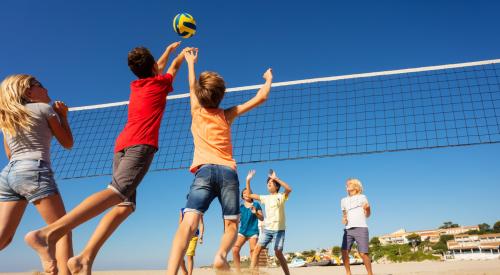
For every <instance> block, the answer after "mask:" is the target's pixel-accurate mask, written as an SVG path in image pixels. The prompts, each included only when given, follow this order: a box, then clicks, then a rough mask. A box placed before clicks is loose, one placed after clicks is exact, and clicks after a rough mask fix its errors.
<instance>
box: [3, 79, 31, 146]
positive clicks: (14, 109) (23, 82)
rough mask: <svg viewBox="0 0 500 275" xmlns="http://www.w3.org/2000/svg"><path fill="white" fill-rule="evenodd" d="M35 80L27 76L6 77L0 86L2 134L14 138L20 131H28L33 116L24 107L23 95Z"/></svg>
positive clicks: (24, 99)
mask: <svg viewBox="0 0 500 275" xmlns="http://www.w3.org/2000/svg"><path fill="white" fill-rule="evenodd" d="M32 81H36V79H35V78H34V77H33V76H31V75H27V74H16V75H11V76H8V77H6V78H5V79H4V80H3V81H2V84H0V128H1V129H2V131H3V132H4V134H8V135H10V136H12V137H14V136H16V134H17V132H19V131H20V130H26V131H29V130H30V128H31V127H32V126H33V119H32V118H33V114H32V113H31V112H30V111H29V110H28V109H27V108H26V107H25V106H24V104H25V103H26V98H25V94H26V91H27V90H28V89H29V88H30V87H31V84H32Z"/></svg>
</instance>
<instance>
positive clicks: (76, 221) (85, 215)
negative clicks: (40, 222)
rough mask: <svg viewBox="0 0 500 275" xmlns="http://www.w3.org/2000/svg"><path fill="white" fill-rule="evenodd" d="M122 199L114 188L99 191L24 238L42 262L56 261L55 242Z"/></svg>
mask: <svg viewBox="0 0 500 275" xmlns="http://www.w3.org/2000/svg"><path fill="white" fill-rule="evenodd" d="M121 201H122V199H121V197H120V196H119V195H118V194H116V193H115V192H114V191H112V190H109V189H106V190H103V191H100V192H97V193H95V194H93V195H91V196H90V197H88V198H86V199H85V200H84V201H83V202H81V203H80V204H79V205H78V206H77V207H75V208H74V209H73V210H71V211H70V212H69V213H68V214H66V215H64V216H63V217H62V218H60V219H59V220H57V221H55V222H54V223H52V224H49V225H48V226H46V227H43V228H41V229H39V230H35V231H31V232H29V233H28V234H26V236H25V237H24V240H25V241H26V243H27V244H28V245H29V246H31V248H33V249H34V250H35V251H36V252H37V253H38V255H39V256H40V259H41V260H42V262H47V261H54V260H55V255H54V250H55V244H56V243H57V241H58V240H59V239H60V238H62V237H63V236H64V235H66V234H68V233H69V232H70V231H71V230H72V229H73V228H75V227H77V226H78V225H80V224H82V223H84V222H86V221H88V220H90V219H91V218H93V217H95V216H97V215H99V214H101V213H102V212H104V211H105V210H106V209H108V208H110V207H111V206H113V205H117V204H118V203H120V202H121Z"/></svg>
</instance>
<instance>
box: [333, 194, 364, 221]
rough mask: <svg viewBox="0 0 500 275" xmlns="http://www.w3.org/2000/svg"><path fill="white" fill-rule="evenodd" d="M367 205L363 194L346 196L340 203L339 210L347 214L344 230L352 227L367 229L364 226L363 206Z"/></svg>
mask: <svg viewBox="0 0 500 275" xmlns="http://www.w3.org/2000/svg"><path fill="white" fill-rule="evenodd" d="M366 203H368V199H367V198H366V196H365V195H363V194H358V195H354V196H348V197H345V198H343V199H342V200H341V201H340V208H342V211H346V213H347V224H346V226H345V228H346V229H349V228H353V227H368V224H366V216H365V210H364V209H363V205H365V204H366Z"/></svg>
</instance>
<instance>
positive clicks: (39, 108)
mask: <svg viewBox="0 0 500 275" xmlns="http://www.w3.org/2000/svg"><path fill="white" fill-rule="evenodd" d="M26 108H28V109H29V110H30V111H33V112H35V113H37V114H42V115H45V116H47V115H55V111H54V109H53V108H52V106H50V105H49V104H47V103H41V102H36V103H28V104H26Z"/></svg>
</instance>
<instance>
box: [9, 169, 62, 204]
mask: <svg viewBox="0 0 500 275" xmlns="http://www.w3.org/2000/svg"><path fill="white" fill-rule="evenodd" d="M58 193H59V190H58V189H57V184H56V182H55V180H54V173H53V172H52V169H51V168H50V165H49V164H48V163H47V162H45V161H43V160H13V161H11V162H9V163H8V164H7V166H5V168H4V169H3V170H2V172H1V173H0V201H3V202H4V201H20V200H27V201H29V202H35V201H37V200H39V199H43V198H45V197H48V196H50V195H53V194H58Z"/></svg>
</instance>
